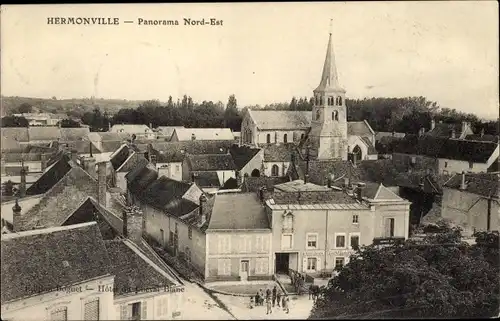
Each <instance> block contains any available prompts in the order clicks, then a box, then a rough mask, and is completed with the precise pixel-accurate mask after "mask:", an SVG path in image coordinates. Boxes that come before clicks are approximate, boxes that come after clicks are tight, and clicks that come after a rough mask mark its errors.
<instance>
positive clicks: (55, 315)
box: [50, 307, 68, 321]
mask: <svg viewBox="0 0 500 321" xmlns="http://www.w3.org/2000/svg"><path fill="white" fill-rule="evenodd" d="M50 320H58V321H61V320H63V321H65V320H68V308H66V307H63V308H58V309H56V310H53V311H52V312H51V313H50Z"/></svg>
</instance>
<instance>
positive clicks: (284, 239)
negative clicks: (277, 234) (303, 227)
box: [281, 234, 293, 250]
mask: <svg viewBox="0 0 500 321" xmlns="http://www.w3.org/2000/svg"><path fill="white" fill-rule="evenodd" d="M292 247H293V235H292V234H283V235H281V248H282V249H285V250H289V249H291V248H292Z"/></svg>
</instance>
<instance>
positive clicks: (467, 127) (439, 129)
mask: <svg viewBox="0 0 500 321" xmlns="http://www.w3.org/2000/svg"><path fill="white" fill-rule="evenodd" d="M422 130H423V129H421V131H422ZM472 134H474V132H473V131H472V126H471V123H470V122H468V121H463V122H462V123H461V124H450V123H443V122H442V121H440V122H439V123H437V124H436V121H435V120H434V119H432V120H431V127H430V130H429V131H428V132H426V133H425V135H428V136H433V137H441V138H455V139H465V137H466V136H469V135H472Z"/></svg>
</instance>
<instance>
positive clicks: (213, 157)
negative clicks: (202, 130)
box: [186, 154, 236, 171]
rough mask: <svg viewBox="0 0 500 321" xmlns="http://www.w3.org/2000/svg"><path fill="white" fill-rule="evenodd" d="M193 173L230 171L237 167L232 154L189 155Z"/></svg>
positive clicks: (188, 159) (188, 158)
mask: <svg viewBox="0 0 500 321" xmlns="http://www.w3.org/2000/svg"><path fill="white" fill-rule="evenodd" d="M186 158H187V161H188V163H189V166H190V169H191V171H230V170H236V165H235V164H234V162H233V158H232V157H231V155H230V154H205V155H189V154H188V155H187V156H186Z"/></svg>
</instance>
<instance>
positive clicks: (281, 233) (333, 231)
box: [260, 180, 409, 275]
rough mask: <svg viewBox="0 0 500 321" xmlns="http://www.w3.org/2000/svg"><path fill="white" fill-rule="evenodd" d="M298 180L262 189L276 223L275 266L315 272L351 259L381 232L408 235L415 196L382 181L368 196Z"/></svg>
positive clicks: (284, 270)
mask: <svg viewBox="0 0 500 321" xmlns="http://www.w3.org/2000/svg"><path fill="white" fill-rule="evenodd" d="M363 187H364V186H363V185H360V188H358V189H357V190H356V194H355V195H352V194H351V195H349V194H347V193H346V192H345V191H342V190H341V189H338V188H328V187H325V186H319V185H315V184H312V183H304V181H302V180H295V181H292V182H288V183H283V184H279V185H276V186H275V187H274V192H273V193H272V194H271V195H269V196H266V195H265V194H266V193H265V192H264V190H261V192H260V193H261V198H262V201H265V204H266V208H267V214H268V217H269V220H270V222H271V228H272V231H273V232H272V233H273V236H272V238H273V239H272V244H273V253H274V257H273V261H274V262H273V267H274V270H275V272H276V273H286V274H287V273H288V270H289V269H292V270H295V271H300V272H305V273H308V274H311V275H319V274H320V273H323V272H326V273H331V272H332V271H333V270H334V268H336V267H342V266H343V265H345V264H346V263H347V262H348V260H349V256H350V255H351V254H352V252H353V248H355V247H356V246H359V245H369V244H372V242H373V240H374V239H375V238H377V237H387V238H395V237H402V238H406V237H407V236H408V220H409V202H406V201H404V200H403V199H401V198H400V197H398V196H397V195H395V194H394V193H392V192H391V191H389V190H388V189H386V188H385V187H383V186H382V185H380V186H379V188H378V189H377V190H375V192H374V193H373V192H370V193H368V194H367V196H363V195H364V194H363Z"/></svg>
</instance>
